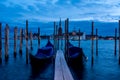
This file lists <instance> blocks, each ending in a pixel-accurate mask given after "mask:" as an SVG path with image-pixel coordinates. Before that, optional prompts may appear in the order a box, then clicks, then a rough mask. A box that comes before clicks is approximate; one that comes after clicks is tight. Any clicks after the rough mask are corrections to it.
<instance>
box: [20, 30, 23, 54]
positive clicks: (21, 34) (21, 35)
mask: <svg viewBox="0 0 120 80" xmlns="http://www.w3.org/2000/svg"><path fill="white" fill-rule="evenodd" d="M22 44H23V29H20V49H19V53H20V54H21V55H22Z"/></svg>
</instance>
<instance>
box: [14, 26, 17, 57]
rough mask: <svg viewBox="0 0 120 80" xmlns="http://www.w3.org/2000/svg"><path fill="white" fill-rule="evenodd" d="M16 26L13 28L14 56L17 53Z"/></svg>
mask: <svg viewBox="0 0 120 80" xmlns="http://www.w3.org/2000/svg"><path fill="white" fill-rule="evenodd" d="M16 44H17V27H15V28H14V57H15V58H16V54H17V50H16V49H17V46H16Z"/></svg>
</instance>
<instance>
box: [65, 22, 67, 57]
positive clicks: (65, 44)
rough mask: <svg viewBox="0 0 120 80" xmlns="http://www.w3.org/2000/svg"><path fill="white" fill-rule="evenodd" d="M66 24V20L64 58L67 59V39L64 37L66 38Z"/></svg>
mask: <svg viewBox="0 0 120 80" xmlns="http://www.w3.org/2000/svg"><path fill="white" fill-rule="evenodd" d="M66 24H67V22H66V20H65V58H66V59H67V58H68V55H67V38H66V36H67V32H66V30H67V29H66Z"/></svg>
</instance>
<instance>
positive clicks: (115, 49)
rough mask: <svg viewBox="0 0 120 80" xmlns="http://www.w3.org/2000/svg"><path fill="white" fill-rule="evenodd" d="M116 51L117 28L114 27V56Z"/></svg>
mask: <svg viewBox="0 0 120 80" xmlns="http://www.w3.org/2000/svg"><path fill="white" fill-rule="evenodd" d="M116 51H117V28H115V50H114V55H115V56H116Z"/></svg>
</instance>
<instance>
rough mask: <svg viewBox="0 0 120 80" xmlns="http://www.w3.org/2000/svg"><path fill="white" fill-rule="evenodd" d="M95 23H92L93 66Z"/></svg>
mask: <svg viewBox="0 0 120 80" xmlns="http://www.w3.org/2000/svg"><path fill="white" fill-rule="evenodd" d="M93 35H94V22H93V21H92V46H91V55H92V66H93V64H94V56H93V55H94V36H93Z"/></svg>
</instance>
